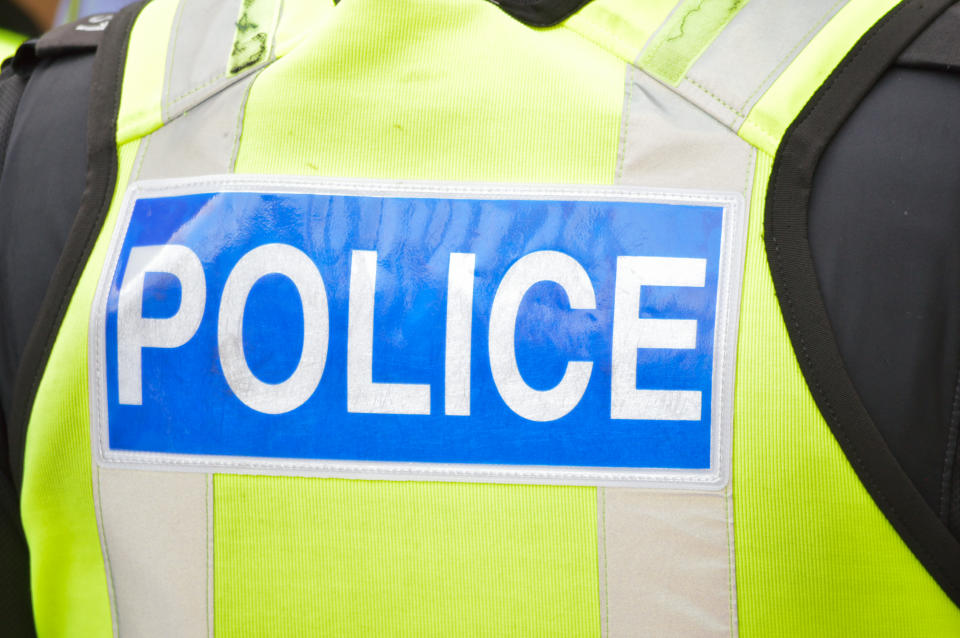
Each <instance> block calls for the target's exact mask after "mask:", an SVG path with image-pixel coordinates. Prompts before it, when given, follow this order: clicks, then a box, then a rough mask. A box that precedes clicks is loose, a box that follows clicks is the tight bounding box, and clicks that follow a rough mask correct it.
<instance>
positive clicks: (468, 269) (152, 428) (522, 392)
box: [90, 176, 744, 488]
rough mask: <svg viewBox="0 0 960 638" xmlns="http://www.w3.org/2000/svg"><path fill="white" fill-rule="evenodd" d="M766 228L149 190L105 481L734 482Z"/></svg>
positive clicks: (374, 199) (711, 218) (223, 183)
mask: <svg viewBox="0 0 960 638" xmlns="http://www.w3.org/2000/svg"><path fill="white" fill-rule="evenodd" d="M742 215H743V213H742V204H741V202H740V201H739V200H738V199H737V198H736V197H734V196H729V195H720V194H701V193H697V194H691V193H654V192H646V191H636V190H624V189H562V188H537V187H499V186H498V187H490V186H481V185H476V186H474V185H448V184H439V185H438V184H388V183H355V182H331V181H293V180H289V179H279V180H278V179H270V178H263V177H260V178H241V177H234V176H230V177H222V178H215V179H206V180H202V181H199V180H195V181H174V182H157V183H142V184H139V185H136V186H135V187H134V188H133V189H132V190H131V191H130V192H129V193H128V197H127V203H126V206H125V208H124V212H123V215H122V217H121V219H120V221H119V224H118V227H117V230H116V233H115V236H114V238H113V240H112V241H113V243H112V245H111V249H110V251H111V252H110V255H109V256H108V261H107V265H106V269H105V272H104V274H103V277H102V279H101V284H100V288H99V290H98V295H97V299H96V301H95V304H94V309H93V320H92V322H91V353H92V357H91V377H90V378H91V380H92V382H91V391H92V393H93V396H92V397H91V399H92V401H91V404H92V410H93V417H94V418H93V423H94V428H95V432H94V435H95V436H94V440H95V447H96V448H97V449H96V453H97V456H98V460H99V461H100V462H102V463H104V464H108V465H113V464H119V465H126V466H139V467H167V468H171V469H172V468H176V469H184V468H190V467H193V468H196V469H201V470H207V471H209V470H211V469H214V470H221V471H230V472H257V473H281V474H284V473H293V474H311V475H323V476H355V477H376V478H384V477H386V478H400V479H410V478H418V479H423V478H426V479H437V480H485V481H506V482H550V483H554V482H562V483H581V484H624V483H627V484H637V483H638V482H639V483H643V484H656V485H663V486H675V487H694V488H703V487H710V486H719V485H722V484H723V483H724V482H725V481H726V476H727V467H728V466H729V462H728V456H729V443H728V441H729V420H730V415H731V412H730V408H731V407H732V406H730V405H729V402H730V397H731V391H732V365H733V356H734V353H735V345H736V344H735V337H736V311H737V303H738V299H739V285H740V273H741V268H742V260H743V248H742V245H743V226H744V220H743V217H742Z"/></svg>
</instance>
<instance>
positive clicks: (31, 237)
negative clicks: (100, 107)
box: [0, 54, 94, 423]
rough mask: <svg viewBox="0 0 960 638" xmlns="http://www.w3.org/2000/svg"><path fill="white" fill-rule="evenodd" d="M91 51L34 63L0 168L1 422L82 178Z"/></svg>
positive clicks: (70, 221)
mask: <svg viewBox="0 0 960 638" xmlns="http://www.w3.org/2000/svg"><path fill="white" fill-rule="evenodd" d="M93 58H94V56H93V55H91V54H87V55H82V56H74V57H68V58H62V59H56V60H45V61H42V62H40V64H39V65H38V66H37V68H36V70H35V71H34V73H33V75H32V77H31V78H30V82H29V84H27V87H26V90H25V91H24V93H23V98H22V100H21V102H20V109H19V111H18V114H17V118H16V123H15V124H14V127H13V130H12V132H11V134H10V143H9V146H8V148H7V155H6V160H5V162H4V170H3V173H2V175H0V202H3V206H2V208H0V324H2V326H3V330H2V332H0V405H2V406H3V409H4V413H5V414H6V416H7V419H6V420H7V422H8V423H12V422H13V420H12V416H13V415H12V414H11V412H10V410H11V408H12V399H13V384H14V379H15V377H16V373H17V368H18V366H19V363H20V359H21V357H22V355H23V350H24V348H25V347H26V344H27V338H28V337H29V336H30V331H31V329H32V328H33V324H34V321H35V320H36V318H37V314H38V313H39V311H40V304H41V302H42V301H43V295H44V293H45V292H46V290H47V285H48V284H49V283H50V278H51V276H52V275H53V270H54V268H55V267H56V265H57V261H58V260H59V259H60V254H61V253H62V252H63V248H64V246H65V245H66V243H67V236H68V235H69V233H70V228H71V226H73V220H74V217H75V216H76V214H77V210H78V209H79V208H80V196H81V194H82V193H83V188H84V184H85V183H86V169H87V143H86V129H87V98H88V96H89V92H90V75H91V71H92V68H93Z"/></svg>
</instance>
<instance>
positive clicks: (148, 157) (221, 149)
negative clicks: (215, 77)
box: [135, 74, 257, 180]
mask: <svg viewBox="0 0 960 638" xmlns="http://www.w3.org/2000/svg"><path fill="white" fill-rule="evenodd" d="M256 77H257V75H256V74H252V75H248V76H246V77H244V78H243V79H242V80H240V81H238V82H236V83H234V84H232V85H231V86H229V87H227V88H226V89H224V90H223V91H222V92H221V93H220V94H219V95H217V96H216V98H214V99H208V100H206V101H205V102H203V103H202V104H200V105H199V106H197V107H196V108H194V109H191V110H190V111H189V112H187V113H184V114H182V115H180V116H179V117H177V118H175V119H174V120H172V121H170V122H169V123H168V124H166V125H165V126H162V127H160V128H159V129H157V130H156V131H154V132H153V133H152V134H151V135H150V136H148V137H147V138H145V139H144V141H143V142H142V144H141V151H142V153H141V156H140V158H139V167H138V169H137V172H136V173H135V177H136V179H138V180H143V179H161V178H170V177H186V176H193V175H204V174H222V173H232V172H233V166H234V164H235V162H236V158H237V147H238V142H239V139H240V135H239V132H240V128H241V119H242V118H243V110H244V106H245V104H246V101H247V95H248V93H249V91H250V86H251V85H252V84H253V81H254V80H255V79H256Z"/></svg>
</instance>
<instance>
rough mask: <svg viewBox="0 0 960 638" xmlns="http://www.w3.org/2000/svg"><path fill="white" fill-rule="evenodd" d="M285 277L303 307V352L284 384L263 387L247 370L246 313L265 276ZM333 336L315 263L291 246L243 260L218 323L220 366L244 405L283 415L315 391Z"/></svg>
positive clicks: (261, 249)
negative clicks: (244, 323) (244, 339)
mask: <svg viewBox="0 0 960 638" xmlns="http://www.w3.org/2000/svg"><path fill="white" fill-rule="evenodd" d="M272 274H279V275H283V276H284V277H286V278H287V279H289V280H290V281H291V282H293V285H294V286H296V288H297V294H299V295H300V303H301V304H302V306H303V349H302V351H301V352H300V361H299V362H298V363H297V368H296V369H295V370H294V371H293V374H291V375H290V376H289V377H287V379H285V380H284V381H281V382H280V383H265V382H263V381H261V380H260V379H258V378H257V377H256V376H255V375H254V374H253V372H252V371H251V370H250V366H248V365H247V358H246V355H245V354H244V351H243V313H244V310H245V309H246V305H247V297H248V296H249V295H250V290H251V289H252V288H253V286H254V284H256V283H257V282H258V281H259V280H260V279H262V278H263V277H265V276H267V275H272ZM329 336H330V325H329V313H328V310H327V292H326V289H325V288H324V285H323V278H322V277H321V276H320V271H318V270H317V267H316V265H315V264H314V263H313V261H312V260H311V259H310V258H309V257H308V256H307V255H306V254H305V253H304V252H303V251H301V250H299V249H297V248H294V247H293V246H289V245H287V244H265V245H263V246H258V247H257V248H254V249H253V250H251V251H250V252H248V253H247V254H246V255H244V256H243V257H241V258H240V260H239V261H238V262H237V264H236V265H235V266H234V267H233V270H232V271H231V272H230V275H229V276H228V277H227V283H226V284H225V285H224V287H223V299H222V300H221V302H220V315H219V318H218V321H217V345H218V347H219V351H220V365H221V367H222V368H223V376H224V377H225V378H226V380H227V385H229V386H230V389H231V390H233V393H234V394H235V395H237V398H238V399H240V400H241V401H242V402H243V403H244V404H246V405H247V406H249V407H251V408H253V409H254V410H256V411H258V412H263V413H265V414H283V413H285V412H290V411H291V410H294V409H296V408H298V407H300V406H301V405H303V404H304V403H305V402H306V400H307V399H309V398H310V396H311V395H312V394H313V392H314V390H316V389H317V385H319V383H320V377H322V376H323V368H324V365H325V364H326V360H327V345H328V342H329Z"/></svg>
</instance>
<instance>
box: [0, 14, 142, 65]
mask: <svg viewBox="0 0 960 638" xmlns="http://www.w3.org/2000/svg"><path fill="white" fill-rule="evenodd" d="M129 2H131V0H0V59H2V58H6V57H8V56H9V55H12V54H13V52H14V51H15V50H16V48H17V46H18V45H19V44H20V43H21V42H23V41H24V40H26V39H27V38H32V37H35V36H38V35H40V34H41V33H43V32H44V31H49V30H50V29H51V28H53V27H55V26H57V25H60V24H65V23H67V22H73V21H74V20H76V19H77V18H80V17H83V16H89V15H93V14H96V13H113V12H114V11H116V10H117V9H119V8H120V7H122V6H124V5H125V4H128V3H129Z"/></svg>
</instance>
